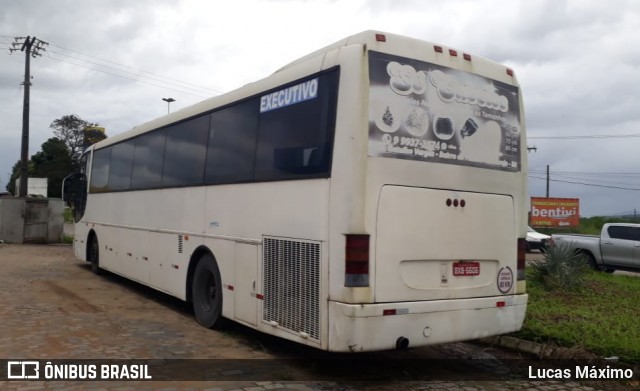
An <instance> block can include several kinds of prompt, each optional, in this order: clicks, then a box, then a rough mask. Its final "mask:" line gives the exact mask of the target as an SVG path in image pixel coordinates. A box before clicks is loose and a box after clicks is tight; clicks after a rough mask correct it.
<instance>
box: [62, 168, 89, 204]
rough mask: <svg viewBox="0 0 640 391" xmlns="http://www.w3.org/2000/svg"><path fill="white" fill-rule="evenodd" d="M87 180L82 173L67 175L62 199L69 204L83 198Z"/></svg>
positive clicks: (63, 183) (63, 185)
mask: <svg viewBox="0 0 640 391" xmlns="http://www.w3.org/2000/svg"><path fill="white" fill-rule="evenodd" d="M85 186H86V180H85V176H84V174H82V173H79V172H78V173H74V174H71V175H67V177H65V178H64V180H63V181H62V200H63V201H64V202H66V203H69V204H74V203H77V202H78V201H79V200H81V199H82V198H83V194H84V192H85V190H86V189H85Z"/></svg>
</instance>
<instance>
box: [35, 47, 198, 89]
mask: <svg viewBox="0 0 640 391" xmlns="http://www.w3.org/2000/svg"><path fill="white" fill-rule="evenodd" d="M45 57H47V58H50V59H52V60H55V61H60V62H64V63H67V64H71V65H75V66H78V67H81V68H85V69H89V70H92V71H96V72H102V73H106V74H108V75H111V76H116V77H120V78H122V79H127V80H132V81H135V82H137V83H143V84H147V85H150V86H154V87H160V88H164V89H167V90H171V91H176V92H181V93H183V94H188V95H192V96H197V97H199V98H208V97H209V96H206V95H202V94H194V93H192V92H188V91H183V90H177V89H175V88H171V87H167V86H162V85H159V84H154V83H149V82H146V81H143V80H139V79H135V78H133V77H128V76H125V75H119V74H117V73H113V72H107V71H105V70H101V69H95V68H91V67H88V66H85V65H82V64H78V63H74V62H71V61H67V60H63V59H61V58H57V57H54V56H51V55H48V54H47V55H45Z"/></svg>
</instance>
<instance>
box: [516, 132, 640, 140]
mask: <svg viewBox="0 0 640 391" xmlns="http://www.w3.org/2000/svg"><path fill="white" fill-rule="evenodd" d="M635 137H640V134H637V133H636V134H593V135H579V136H527V139H538V140H580V139H603V138H635Z"/></svg>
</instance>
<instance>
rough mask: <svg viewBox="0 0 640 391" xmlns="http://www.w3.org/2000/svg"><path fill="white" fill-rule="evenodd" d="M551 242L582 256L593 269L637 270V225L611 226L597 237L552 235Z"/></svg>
mask: <svg viewBox="0 0 640 391" xmlns="http://www.w3.org/2000/svg"><path fill="white" fill-rule="evenodd" d="M551 240H552V241H553V242H554V243H555V244H556V245H560V244H563V245H565V246H570V248H573V249H574V250H575V251H576V252H579V253H582V254H584V255H585V257H586V258H587V261H588V262H589V265H591V267H593V268H594V269H596V270H602V271H606V272H609V273H611V272H613V271H614V270H631V271H640V224H625V223H610V224H605V225H604V226H603V227H602V232H601V234H600V236H596V235H577V234H566V235H561V234H553V235H551Z"/></svg>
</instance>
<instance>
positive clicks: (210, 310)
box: [191, 254, 222, 328]
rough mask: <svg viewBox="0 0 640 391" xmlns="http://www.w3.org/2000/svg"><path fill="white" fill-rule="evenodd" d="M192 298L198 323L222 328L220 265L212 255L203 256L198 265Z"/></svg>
mask: <svg viewBox="0 0 640 391" xmlns="http://www.w3.org/2000/svg"><path fill="white" fill-rule="evenodd" d="M191 298H192V300H193V312H194V313H195V315H196V320H197V321H198V323H200V324H201V325H202V326H204V327H207V328H219V327H221V326H222V281H221V279H220V270H219V269H218V264H217V263H216V261H215V259H213V256H211V255H210V254H205V255H203V256H202V257H201V258H200V260H199V261H198V264H197V265H196V270H195V272H194V275H193V284H192V285H191Z"/></svg>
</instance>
